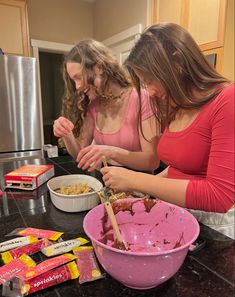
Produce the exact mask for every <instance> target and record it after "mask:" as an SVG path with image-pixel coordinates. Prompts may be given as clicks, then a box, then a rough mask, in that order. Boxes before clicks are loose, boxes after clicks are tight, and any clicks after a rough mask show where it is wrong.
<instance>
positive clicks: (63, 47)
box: [31, 39, 73, 145]
mask: <svg viewBox="0 0 235 297" xmlns="http://www.w3.org/2000/svg"><path fill="white" fill-rule="evenodd" d="M31 45H32V48H33V56H34V57H35V58H36V60H37V74H38V86H39V87H38V96H39V99H40V103H41V104H40V111H39V115H40V117H41V119H42V120H41V122H42V123H43V125H42V127H41V128H42V130H43V135H44V139H43V144H52V145H58V139H57V138H56V137H55V136H54V134H53V123H54V120H55V119H56V118H58V116H59V115H60V113H61V106H62V103H61V98H62V95H63V92H64V82H63V79H62V62H63V57H64V54H66V53H67V52H69V51H70V50H71V49H72V47H73V45H72V44H64V43H56V42H49V41H43V40H36V39H31Z"/></svg>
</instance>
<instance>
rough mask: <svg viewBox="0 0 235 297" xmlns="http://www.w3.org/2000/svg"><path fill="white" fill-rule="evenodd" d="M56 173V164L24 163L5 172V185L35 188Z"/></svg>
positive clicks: (26, 188)
mask: <svg viewBox="0 0 235 297" xmlns="http://www.w3.org/2000/svg"><path fill="white" fill-rule="evenodd" d="M54 174H55V170H54V165H24V166H22V167H19V168H17V169H15V170H13V171H11V172H9V173H7V174H5V176H4V179H5V187H6V188H14V189H23V190H34V189H36V188H38V187H39V186H41V185H42V184H43V183H45V182H46V181H48V179H50V178H51V177H52V176H54Z"/></svg>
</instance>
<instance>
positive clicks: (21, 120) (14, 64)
mask: <svg viewBox="0 0 235 297" xmlns="http://www.w3.org/2000/svg"><path fill="white" fill-rule="evenodd" d="M38 91H39V90H38V80H37V71H36V59H35V58H31V57H21V56H12V55H0V162H4V161H9V160H12V159H26V158H36V157H39V156H42V146H43V125H42V109H41V103H40V101H39V94H38Z"/></svg>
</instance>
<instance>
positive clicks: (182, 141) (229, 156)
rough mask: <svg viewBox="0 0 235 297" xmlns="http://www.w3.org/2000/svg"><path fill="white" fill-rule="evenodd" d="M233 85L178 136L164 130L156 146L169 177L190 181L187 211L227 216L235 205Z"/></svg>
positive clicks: (205, 107) (187, 194) (178, 133)
mask: <svg viewBox="0 0 235 297" xmlns="http://www.w3.org/2000/svg"><path fill="white" fill-rule="evenodd" d="M234 89H235V88H234V84H233V85H231V86H229V87H227V88H225V89H224V90H223V91H222V92H221V93H220V94H219V95H218V96H217V97H216V98H215V99H214V100H212V101H210V102H208V103H207V104H205V105H204V106H203V108H202V109H201V111H200V113H199V114H198V116H197V117H196V119H195V120H194V122H193V123H192V124H191V125H190V126H188V127H187V128H186V129H184V130H182V131H179V132H170V131H169V130H168V129H167V128H166V129H165V131H164V133H163V135H162V137H161V139H160V143H159V145H158V154H159V157H160V159H161V160H162V161H163V162H164V163H165V164H167V165H169V169H168V177H169V178H174V179H187V180H189V183H188V186H187V190H186V207H187V208H192V209H198V210H205V211H213V212H227V211H228V210H229V209H230V208H231V207H232V206H233V205H234V203H235V201H234V199H235V191H234V190H235V185H234V179H235V172H234V164H235V163H234V108H235V107H234Z"/></svg>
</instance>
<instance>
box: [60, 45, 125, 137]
mask: <svg viewBox="0 0 235 297" xmlns="http://www.w3.org/2000/svg"><path fill="white" fill-rule="evenodd" d="M68 62H76V63H80V64H81V66H82V77H83V79H86V80H87V82H88V84H89V85H92V86H93V87H94V88H95V86H94V79H95V76H94V66H95V65H98V66H99V67H100V68H101V69H102V70H103V73H102V82H101V87H100V90H101V93H102V94H101V97H102V98H103V99H104V100H112V96H110V95H108V94H107V85H108V83H109V82H112V83H115V84H118V85H120V86H121V87H123V88H126V87H128V86H130V81H129V80H128V78H127V75H126V73H125V72H124V70H123V69H122V68H121V66H120V65H119V63H118V61H117V59H116V58H115V56H114V55H113V53H112V52H111V50H110V49H109V48H107V47H106V46H104V45H103V44H102V43H100V42H98V41H96V40H94V39H86V40H82V41H80V42H79V43H78V44H77V45H76V46H74V47H73V48H72V50H71V51H70V52H69V53H68V54H67V55H66V56H65V58H64V62H63V79H64V83H65V91H64V96H63V98H62V115H63V116H64V117H66V118H68V119H70V120H71V121H72V122H73V123H74V126H75V127H74V130H73V133H74V135H75V136H76V137H78V136H79V134H80V131H81V129H82V126H83V121H84V117H85V115H86V112H87V109H88V105H89V98H88V97H87V95H86V94H85V93H83V92H78V91H77V90H76V87H75V83H74V81H73V80H71V78H70V77H69V75H68V73H67V70H66V63H68Z"/></svg>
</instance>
